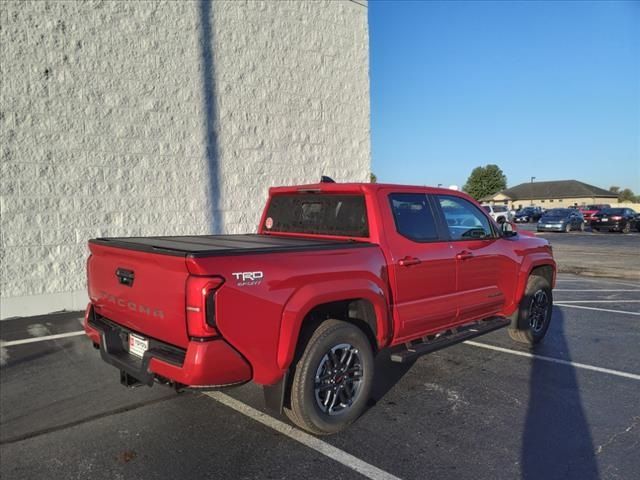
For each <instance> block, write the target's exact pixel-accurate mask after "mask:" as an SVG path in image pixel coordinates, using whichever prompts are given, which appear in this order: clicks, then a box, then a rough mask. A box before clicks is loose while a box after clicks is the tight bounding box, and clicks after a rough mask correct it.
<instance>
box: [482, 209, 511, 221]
mask: <svg viewBox="0 0 640 480" xmlns="http://www.w3.org/2000/svg"><path fill="white" fill-rule="evenodd" d="M482 208H483V209H484V211H485V212H487V213H488V214H489V215H491V218H493V219H494V220H495V221H496V222H498V223H504V222H512V221H513V214H512V213H511V211H510V210H509V209H508V208H507V207H506V205H483V206H482Z"/></svg>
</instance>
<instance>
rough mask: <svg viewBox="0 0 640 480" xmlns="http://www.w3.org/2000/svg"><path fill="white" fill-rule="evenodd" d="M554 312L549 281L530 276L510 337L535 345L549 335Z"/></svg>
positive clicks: (510, 328)
mask: <svg viewBox="0 0 640 480" xmlns="http://www.w3.org/2000/svg"><path fill="white" fill-rule="evenodd" d="M552 312H553V292H552V291H551V285H550V284H549V281H548V280H547V279H546V278H544V277H541V276H538V275H531V276H529V280H528V281H527V287H526V289H525V292H524V295H523V296H522V300H521V301H520V305H519V307H518V310H517V311H516V312H515V313H514V316H513V317H512V323H511V326H510V327H509V329H508V330H509V336H510V337H511V338H512V339H513V340H515V341H516V342H520V343H526V344H527V345H535V344H537V343H539V342H540V341H541V340H542V339H543V338H544V336H545V334H546V333H547V330H548V329H549V324H550V323H551V314H552Z"/></svg>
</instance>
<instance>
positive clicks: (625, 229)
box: [622, 222, 631, 233]
mask: <svg viewBox="0 0 640 480" xmlns="http://www.w3.org/2000/svg"><path fill="white" fill-rule="evenodd" d="M622 233H631V225H630V224H629V222H627V223H625V224H624V227H622Z"/></svg>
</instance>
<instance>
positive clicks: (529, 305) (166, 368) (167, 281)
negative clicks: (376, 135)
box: [84, 183, 556, 434]
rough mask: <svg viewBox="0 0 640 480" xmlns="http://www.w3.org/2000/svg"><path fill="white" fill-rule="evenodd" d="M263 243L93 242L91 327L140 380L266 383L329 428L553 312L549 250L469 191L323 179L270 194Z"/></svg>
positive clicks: (270, 400)
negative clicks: (399, 365) (440, 361)
mask: <svg viewBox="0 0 640 480" xmlns="http://www.w3.org/2000/svg"><path fill="white" fill-rule="evenodd" d="M269 193H270V196H269V200H268V202H267V205H266V207H265V209H264V213H263V215H262V219H261V220H260V226H259V227H258V233H257V234H246V235H202V236H170V237H136V238H98V239H94V240H91V241H90V242H89V248H90V250H91V255H90V257H89V259H88V262H87V275H88V289H89V297H90V300H91V302H90V304H89V305H88V308H87V312H86V316H85V323H84V326H85V330H86V332H87V334H88V336H89V337H90V339H91V340H92V341H93V343H94V346H95V347H96V348H98V349H99V350H100V353H101V356H102V358H103V359H104V360H105V361H106V362H108V363H110V364H112V365H114V366H115V367H117V368H118V369H119V370H120V378H121V382H122V383H123V384H124V385H127V386H134V385H139V384H145V385H152V384H153V383H154V382H155V383H163V384H168V385H171V386H174V387H175V388H180V389H181V388H190V389H212V388H220V387H224V386H231V385H238V384H242V383H245V382H249V381H253V382H256V383H258V384H260V385H263V386H265V388H264V391H265V400H266V403H267V405H268V406H270V407H273V408H275V409H276V410H278V411H282V410H283V409H284V410H285V413H287V415H288V416H289V418H290V419H291V420H292V421H293V422H294V423H296V424H297V425H299V426H300V427H302V428H304V429H306V430H308V431H310V432H313V433H315V434H329V433H334V432H337V431H339V430H341V429H343V428H344V427H345V426H346V425H348V424H350V423H351V422H353V421H354V420H356V419H357V418H358V416H359V415H360V414H361V413H362V412H363V411H364V409H365V406H366V404H367V401H368V397H369V395H370V391H371V386H372V381H373V374H374V371H373V369H374V355H376V354H377V353H378V352H380V351H381V350H382V349H389V350H390V357H391V360H392V361H395V362H409V361H412V360H414V359H415V358H416V357H418V356H420V355H422V354H425V353H429V352H433V351H435V350H438V349H441V348H443V347H447V346H449V345H453V344H455V343H458V342H461V341H464V340H467V339H469V338H472V337H476V336H478V335H481V334H484V333H487V332H490V331H493V330H496V329H498V328H500V327H505V326H506V327H508V331H509V333H510V335H511V337H512V338H513V339H514V340H517V341H520V342H525V343H528V344H535V343H537V342H539V341H540V340H541V339H542V338H543V337H544V335H545V333H546V331H547V329H548V327H549V322H550V319H551V310H552V288H553V286H554V283H555V271H556V266H555V262H554V260H553V255H552V251H551V247H550V245H549V243H548V242H547V241H546V240H544V239H542V238H537V237H534V236H530V235H528V234H524V233H518V232H516V231H514V230H513V229H514V228H515V227H513V226H512V225H511V224H509V223H505V224H504V225H502V226H498V224H497V223H495V222H494V221H493V220H492V219H491V217H490V216H489V215H488V214H487V213H486V212H485V211H484V210H483V209H482V208H481V207H480V205H479V204H478V203H476V202H475V201H474V200H472V199H471V198H470V197H469V196H467V195H465V194H464V193H461V192H457V191H452V190H445V189H437V188H427V187H411V186H399V185H383V184H338V183H318V184H313V185H304V186H294V187H278V188H271V189H270V192H269Z"/></svg>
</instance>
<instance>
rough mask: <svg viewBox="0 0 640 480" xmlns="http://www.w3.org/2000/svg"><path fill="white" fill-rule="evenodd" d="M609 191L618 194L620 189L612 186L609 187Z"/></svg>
mask: <svg viewBox="0 0 640 480" xmlns="http://www.w3.org/2000/svg"><path fill="white" fill-rule="evenodd" d="M609 191H610V192H611V193H620V187H616V186H615V185H612V186H610V187H609Z"/></svg>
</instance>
